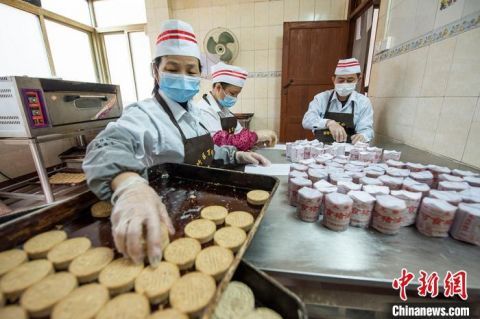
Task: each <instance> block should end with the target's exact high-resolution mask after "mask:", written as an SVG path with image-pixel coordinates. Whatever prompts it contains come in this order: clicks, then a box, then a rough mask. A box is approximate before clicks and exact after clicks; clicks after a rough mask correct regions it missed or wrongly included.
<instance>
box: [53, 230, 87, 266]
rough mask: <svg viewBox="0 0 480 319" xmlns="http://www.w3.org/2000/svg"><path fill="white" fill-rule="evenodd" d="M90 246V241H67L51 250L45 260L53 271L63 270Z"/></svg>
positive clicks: (82, 238)
mask: <svg viewBox="0 0 480 319" xmlns="http://www.w3.org/2000/svg"><path fill="white" fill-rule="evenodd" d="M91 246H92V242H91V241H90V239H88V238H86V237H77V238H72V239H67V240H65V241H63V242H61V243H60V244H58V245H56V246H55V247H53V248H52V250H50V251H49V252H48V254H47V259H48V260H50V261H51V262H52V263H53V266H55V269H57V270H64V269H67V268H68V265H70V263H71V262H72V260H73V259H75V258H76V257H78V256H80V255H81V254H83V253H84V252H86V251H87V250H88V249H90V247H91Z"/></svg>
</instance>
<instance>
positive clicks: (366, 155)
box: [358, 151, 375, 163]
mask: <svg viewBox="0 0 480 319" xmlns="http://www.w3.org/2000/svg"><path fill="white" fill-rule="evenodd" d="M358 160H359V161H362V162H367V163H373V161H374V160H375V153H374V152H368V151H361V152H360V153H359V154H358Z"/></svg>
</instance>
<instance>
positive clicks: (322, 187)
mask: <svg viewBox="0 0 480 319" xmlns="http://www.w3.org/2000/svg"><path fill="white" fill-rule="evenodd" d="M313 188H315V189H316V190H318V191H319V192H320V193H322V195H323V202H322V207H321V208H320V214H321V215H323V212H324V210H325V196H326V195H327V194H330V193H335V192H337V186H335V185H332V184H330V183H329V182H327V181H326V180H323V179H322V180H320V181H318V182H316V183H315V184H313Z"/></svg>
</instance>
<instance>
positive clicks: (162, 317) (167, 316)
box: [148, 308, 188, 319]
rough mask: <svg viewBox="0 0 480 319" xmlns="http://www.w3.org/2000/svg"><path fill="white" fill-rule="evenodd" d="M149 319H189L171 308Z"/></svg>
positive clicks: (158, 312)
mask: <svg viewBox="0 0 480 319" xmlns="http://www.w3.org/2000/svg"><path fill="white" fill-rule="evenodd" d="M148 319H188V316H187V315H185V314H183V313H181V312H180V311H178V310H176V309H173V308H170V309H165V310H159V311H157V312H154V313H153V314H151V315H150V317H148Z"/></svg>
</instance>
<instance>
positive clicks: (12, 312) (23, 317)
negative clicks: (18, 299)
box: [0, 305, 28, 319]
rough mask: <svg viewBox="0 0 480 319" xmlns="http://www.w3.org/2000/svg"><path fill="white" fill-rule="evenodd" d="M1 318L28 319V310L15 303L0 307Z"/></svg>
mask: <svg viewBox="0 0 480 319" xmlns="http://www.w3.org/2000/svg"><path fill="white" fill-rule="evenodd" d="M0 318H2V319H27V318H28V316H27V312H26V311H25V309H23V308H22V307H20V306H17V305H13V306H7V307H3V308H0Z"/></svg>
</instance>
